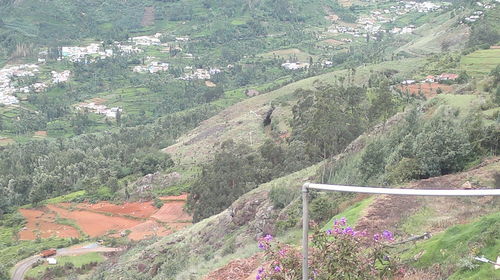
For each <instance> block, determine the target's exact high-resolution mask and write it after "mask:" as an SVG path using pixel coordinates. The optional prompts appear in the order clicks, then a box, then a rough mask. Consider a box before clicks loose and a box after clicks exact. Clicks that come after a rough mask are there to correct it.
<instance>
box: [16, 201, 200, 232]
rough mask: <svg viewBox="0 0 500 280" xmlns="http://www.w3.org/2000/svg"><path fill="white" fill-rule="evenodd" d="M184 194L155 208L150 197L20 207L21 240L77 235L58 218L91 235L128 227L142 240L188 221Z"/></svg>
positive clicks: (176, 228) (170, 230)
mask: <svg viewBox="0 0 500 280" xmlns="http://www.w3.org/2000/svg"><path fill="white" fill-rule="evenodd" d="M186 199H187V194H183V195H180V196H168V197H164V198H163V200H164V205H163V206H162V208H161V209H157V208H155V207H154V206H153V205H152V202H151V201H147V202H128V203H125V204H122V205H115V204H112V203H109V202H99V203H96V204H89V203H78V204H72V203H58V204H51V205H47V206H46V207H44V208H40V209H20V210H19V211H20V212H21V214H22V215H23V216H24V217H25V218H26V220H27V225H26V229H24V230H21V231H20V233H19V236H20V238H21V239H23V240H34V239H36V237H37V235H39V236H40V237H41V238H48V237H51V236H56V237H62V238H66V237H79V232H78V230H77V229H76V228H74V227H71V226H66V225H60V224H57V223H56V222H55V221H56V220H57V218H64V219H68V220H71V221H72V222H74V223H75V224H76V225H78V227H79V228H80V229H81V230H82V231H83V232H84V233H85V234H88V235H89V236H91V237H97V236H102V235H105V234H108V233H109V232H110V231H115V232H117V233H116V234H115V235H113V236H114V237H119V236H120V232H122V231H124V230H130V231H131V233H130V234H129V236H128V237H129V238H130V239H132V240H141V239H144V238H147V237H151V236H154V235H156V236H166V235H168V234H170V233H172V232H173V231H176V230H180V229H182V228H184V227H186V226H189V225H191V219H192V218H191V216H190V215H188V214H187V213H185V212H184V211H183V209H184V205H185V203H186Z"/></svg>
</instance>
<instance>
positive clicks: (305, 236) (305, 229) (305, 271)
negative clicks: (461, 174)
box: [302, 183, 500, 280]
mask: <svg viewBox="0 0 500 280" xmlns="http://www.w3.org/2000/svg"><path fill="white" fill-rule="evenodd" d="M311 189H312V190H319V191H327V192H353V193H370V194H388V195H410V196H500V189H498V190H497V189H487V190H484V189H483V190H418V189H389V188H373V187H359V186H343V185H325V184H312V183H305V184H304V185H303V186H302V280H308V279H309V267H308V262H307V261H308V258H309V209H308V208H309V202H308V200H309V198H308V194H309V190H311Z"/></svg>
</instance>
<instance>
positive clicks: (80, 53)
mask: <svg viewBox="0 0 500 280" xmlns="http://www.w3.org/2000/svg"><path fill="white" fill-rule="evenodd" d="M61 54H62V57H63V58H65V59H68V60H69V61H72V62H82V61H85V62H87V63H88V62H92V61H93V60H94V59H95V58H96V57H99V58H101V59H104V58H106V57H110V56H113V50H112V49H103V48H101V44H99V43H92V44H90V45H88V46H86V47H78V46H71V47H62V49H61ZM89 57H91V58H90V61H89Z"/></svg>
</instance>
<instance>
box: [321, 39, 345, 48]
mask: <svg viewBox="0 0 500 280" xmlns="http://www.w3.org/2000/svg"><path fill="white" fill-rule="evenodd" d="M323 42H324V43H327V44H328V45H332V46H338V45H343V44H345V42H342V41H339V40H335V39H326V40H323Z"/></svg>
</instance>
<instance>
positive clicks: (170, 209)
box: [151, 201, 192, 223]
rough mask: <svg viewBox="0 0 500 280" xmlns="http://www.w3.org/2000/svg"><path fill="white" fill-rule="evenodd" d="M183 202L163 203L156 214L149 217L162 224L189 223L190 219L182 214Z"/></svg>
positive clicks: (185, 214) (184, 213) (187, 215)
mask: <svg viewBox="0 0 500 280" xmlns="http://www.w3.org/2000/svg"><path fill="white" fill-rule="evenodd" d="M185 204H186V203H185V202H184V201H171V202H168V203H165V204H164V205H163V206H162V207H161V209H160V210H158V212H156V213H155V214H154V215H152V216H151V218H153V219H156V220H158V221H161V222H164V223H175V222H178V223H182V222H186V221H191V220H192V217H191V216H190V215H189V214H187V213H186V212H184V205H185Z"/></svg>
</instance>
